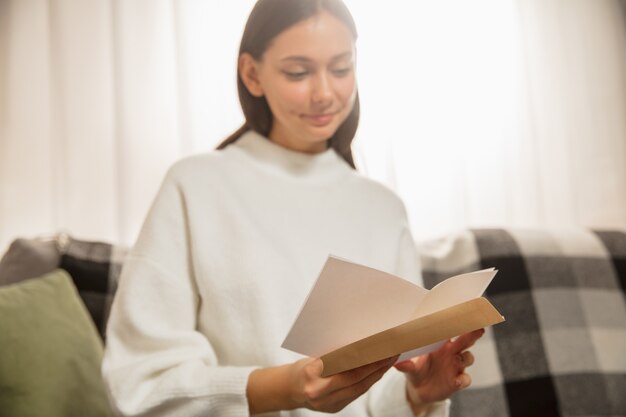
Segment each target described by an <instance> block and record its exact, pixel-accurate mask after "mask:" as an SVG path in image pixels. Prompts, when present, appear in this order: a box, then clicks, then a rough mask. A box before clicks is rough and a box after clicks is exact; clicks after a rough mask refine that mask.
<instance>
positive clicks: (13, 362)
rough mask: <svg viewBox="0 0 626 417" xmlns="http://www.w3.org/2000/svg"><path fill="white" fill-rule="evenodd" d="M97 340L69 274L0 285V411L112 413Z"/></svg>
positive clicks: (15, 414)
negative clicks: (101, 370) (103, 378)
mask: <svg viewBox="0 0 626 417" xmlns="http://www.w3.org/2000/svg"><path fill="white" fill-rule="evenodd" d="M102 351H103V348H102V342H101V340H100V339H99V337H98V333H97V331H96V328H95V325H94V324H93V321H92V320H91V318H90V317H89V315H88V313H87V310H86V308H85V306H84V304H82V302H81V301H80V298H79V296H78V293H77V291H76V288H75V287H74V284H73V283H72V280H71V278H70V277H69V275H68V274H67V273H66V272H64V271H62V270H56V271H54V272H52V273H49V274H46V275H44V276H42V277H40V278H34V279H31V280H27V281H23V282H20V283H17V284H12V285H8V286H4V287H0V414H1V415H3V416H4V415H6V416H12V417H30V416H33V417H35V416H37V417H40V416H46V417H57V416H58V417H73V416H81V417H84V416H93V417H99V416H114V413H113V412H112V410H111V406H110V405H109V401H108V399H107V395H106V391H105V388H104V383H103V382H102V377H101V373H100V364H101V362H102Z"/></svg>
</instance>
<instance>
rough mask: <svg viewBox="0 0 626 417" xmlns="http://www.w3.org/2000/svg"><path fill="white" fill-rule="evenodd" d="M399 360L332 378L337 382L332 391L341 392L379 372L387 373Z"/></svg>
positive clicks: (381, 362) (371, 364)
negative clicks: (340, 390)
mask: <svg viewBox="0 0 626 417" xmlns="http://www.w3.org/2000/svg"><path fill="white" fill-rule="evenodd" d="M397 359H398V357H397V356H395V357H392V358H387V359H383V360H380V361H377V362H373V363H370V364H368V365H363V366H360V367H358V368H355V369H352V370H349V371H345V372H342V373H339V374H336V375H334V376H333V377H332V378H334V379H335V381H333V383H332V387H331V390H339V389H342V388H344V387H349V386H351V385H354V384H355V383H357V382H359V381H363V380H364V379H366V378H368V377H369V376H370V375H372V374H373V373H376V372H378V371H382V372H383V373H385V372H386V371H387V370H388V369H389V368H391V366H392V365H393V364H394V363H395V361H396V360H397Z"/></svg>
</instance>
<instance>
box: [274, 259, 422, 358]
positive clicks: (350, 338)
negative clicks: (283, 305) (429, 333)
mask: <svg viewBox="0 0 626 417" xmlns="http://www.w3.org/2000/svg"><path fill="white" fill-rule="evenodd" d="M427 293H428V291H427V290H425V289H423V288H422V287H420V286H419V285H416V284H414V283H412V282H410V281H407V280H405V279H402V278H399V277H396V276H394V275H391V274H388V273H386V272H382V271H378V270H376V269H373V268H369V267H366V266H363V265H358V264H355V263H352V262H349V261H346V260H343V259H340V258H338V257H334V256H332V255H331V256H329V258H328V260H327V262H326V264H325V265H324V268H323V270H322V272H321V273H320V276H319V277H318V279H317V281H316V283H315V285H314V286H313V288H312V289H311V292H310V293H309V296H308V298H307V300H306V302H305V304H304V306H303V308H302V310H301V311H300V314H299V316H298V318H297V319H296V321H295V323H294V324H293V326H292V328H291V330H290V331H289V334H288V335H287V337H286V338H285V341H284V342H283V344H282V347H283V348H285V349H289V350H292V351H294V352H298V353H302V354H304V355H308V356H312V357H318V356H321V355H323V354H325V353H328V352H330V351H332V350H334V349H337V348H339V347H341V346H344V345H347V344H349V343H352V342H355V341H357V340H359V339H362V338H364V337H367V336H370V335H372V334H374V333H378V332H381V331H383V330H386V329H388V328H390V327H394V326H397V325H399V324H401V323H403V322H404V321H405V320H406V319H407V318H409V317H410V316H411V313H412V312H413V310H415V306H416V305H417V304H418V303H419V301H420V300H421V299H422V298H423V297H424V296H425V295H426V294H427Z"/></svg>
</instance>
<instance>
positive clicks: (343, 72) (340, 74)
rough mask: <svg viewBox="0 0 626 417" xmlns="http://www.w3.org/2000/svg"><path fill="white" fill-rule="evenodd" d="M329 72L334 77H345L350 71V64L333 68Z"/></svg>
mask: <svg viewBox="0 0 626 417" xmlns="http://www.w3.org/2000/svg"><path fill="white" fill-rule="evenodd" d="M331 72H332V73H333V75H335V76H336V77H345V76H346V75H348V74H350V72H352V67H351V66H350V67H344V68H334V69H332V70H331Z"/></svg>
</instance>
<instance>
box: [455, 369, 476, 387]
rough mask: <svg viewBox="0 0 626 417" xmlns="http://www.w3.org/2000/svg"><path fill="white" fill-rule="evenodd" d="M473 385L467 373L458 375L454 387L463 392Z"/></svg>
mask: <svg viewBox="0 0 626 417" xmlns="http://www.w3.org/2000/svg"><path fill="white" fill-rule="evenodd" d="M471 384H472V377H471V376H469V375H468V374H466V373H462V374H461V375H457V377H456V379H455V380H454V385H455V386H456V388H457V389H459V390H462V389H465V388H467V387H469V386H470V385H471Z"/></svg>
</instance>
